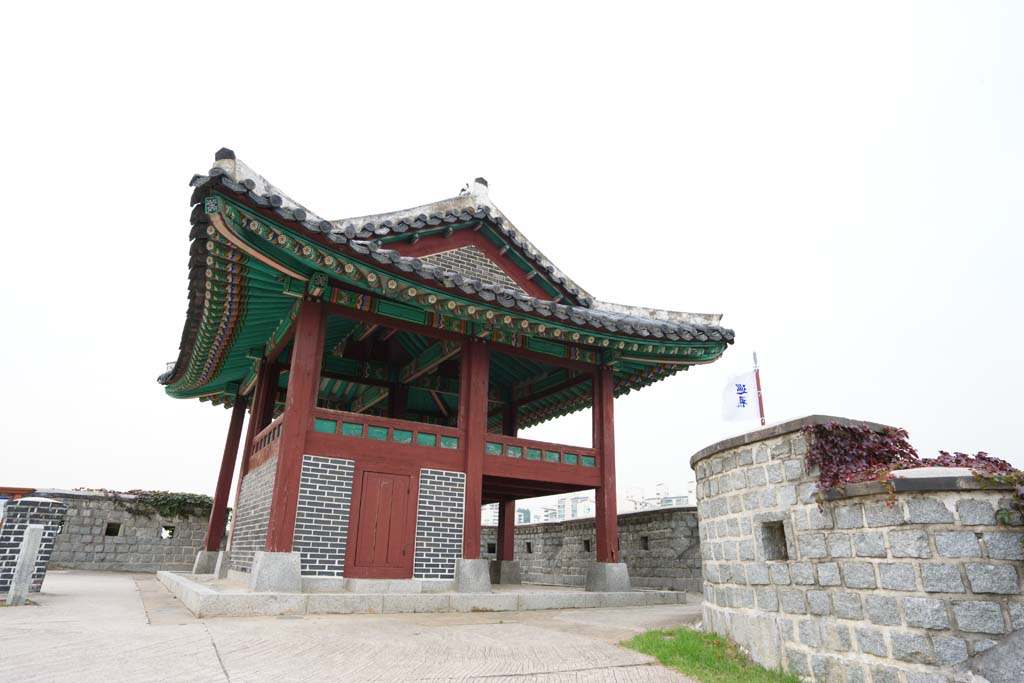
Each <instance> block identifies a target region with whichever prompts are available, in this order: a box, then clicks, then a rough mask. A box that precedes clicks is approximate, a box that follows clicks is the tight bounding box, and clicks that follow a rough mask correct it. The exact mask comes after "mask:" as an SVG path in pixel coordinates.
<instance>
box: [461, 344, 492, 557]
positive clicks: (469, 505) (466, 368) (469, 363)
mask: <svg viewBox="0 0 1024 683" xmlns="http://www.w3.org/2000/svg"><path fill="white" fill-rule="evenodd" d="M489 363H490V349H489V348H488V345H487V344H486V343H484V342H481V341H477V340H466V341H464V342H463V344H462V369H461V370H462V371H461V377H460V380H461V382H460V389H459V429H461V430H463V432H464V433H465V435H466V438H465V439H464V443H463V449H464V450H463V457H464V463H465V464H464V468H463V471H465V473H466V507H465V522H464V525H463V535H462V557H463V558H464V559H469V560H472V559H479V557H480V506H481V504H482V494H483V475H484V443H485V441H486V440H487V377H488V366H489Z"/></svg>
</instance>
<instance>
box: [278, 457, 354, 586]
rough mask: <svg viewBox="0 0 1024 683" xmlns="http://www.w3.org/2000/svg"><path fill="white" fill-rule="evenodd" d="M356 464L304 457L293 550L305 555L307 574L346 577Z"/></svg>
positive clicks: (340, 460)
mask: <svg viewBox="0 0 1024 683" xmlns="http://www.w3.org/2000/svg"><path fill="white" fill-rule="evenodd" d="M354 470H355V463H354V462H353V461H351V460H342V459H340V458H321V457H317V456H313V455H305V456H303V457H302V478H301V480H300V483H299V505H298V509H297V511H296V515H295V537H294V543H293V546H292V547H293V549H294V550H296V551H298V552H299V553H301V554H302V574H303V575H304V576H342V575H343V574H344V571H345V546H346V543H347V541H348V521H349V508H350V506H351V503H352V474H353V472H354Z"/></svg>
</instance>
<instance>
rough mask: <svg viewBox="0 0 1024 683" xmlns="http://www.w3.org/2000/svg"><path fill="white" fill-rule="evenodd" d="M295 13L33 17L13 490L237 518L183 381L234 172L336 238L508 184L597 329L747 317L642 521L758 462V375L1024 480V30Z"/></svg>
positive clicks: (881, 20) (718, 16)
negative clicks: (204, 207) (167, 494)
mask: <svg viewBox="0 0 1024 683" xmlns="http://www.w3.org/2000/svg"><path fill="white" fill-rule="evenodd" d="M103 4H105V3H101V5H103ZM296 4H297V3H288V4H287V5H282V4H280V3H274V4H272V5H268V6H266V7H262V6H260V5H259V3H254V2H248V3H242V4H239V5H238V6H235V7H230V8H229V7H227V6H225V5H223V4H222V3H210V2H206V3H201V4H195V5H191V4H190V3H184V2H181V3H173V4H169V5H168V4H164V5H159V4H151V3H146V4H139V3H131V4H126V5H124V6H123V7H120V8H119V9H116V10H114V9H110V10H102V9H101V8H100V7H99V6H98V5H97V4H96V3H76V4H70V5H68V6H66V7H64V8H57V7H56V6H54V5H53V4H51V3H45V4H40V3H17V4H15V5H13V6H11V7H8V8H7V9H6V10H5V14H6V15H7V19H5V21H4V24H5V26H4V29H3V37H2V39H0V57H2V59H3V63H4V64H5V65H6V66H5V69H4V82H5V87H4V93H5V98H4V99H5V104H4V106H3V108H2V111H0V117H2V119H3V120H4V127H3V129H4V132H5V134H4V142H3V153H2V161H0V180H2V187H3V188H4V190H5V194H6V201H5V205H6V206H5V209H6V210H5V218H6V220H5V230H4V234H5V235H6V242H5V254H6V258H4V265H3V268H4V271H5V275H6V281H7V290H6V292H5V294H4V295H3V296H2V298H0V302H2V303H0V306H2V313H3V319H4V320H5V321H6V325H5V329H6V330H7V332H6V334H5V335H4V341H3V353H2V354H0V378H2V379H0V385H2V386H3V388H4V391H3V392H2V393H0V401H2V403H0V407H2V414H3V415H4V421H3V426H2V428H0V437H2V443H3V450H2V453H3V454H2V455H0V485H10V486H34V487H77V486H90V487H106V488H116V489H128V488H147V489H170V490H185V491H196V492H207V493H212V491H213V487H214V483H215V480H216V476H217V471H218V468H219V462H220V457H221V450H222V448H223V442H224V435H225V432H226V429H227V425H228V417H229V413H228V412H227V411H225V410H222V409H218V408H214V407H211V406H210V405H209V404H201V403H199V402H198V401H180V400H174V399H171V398H169V397H167V396H166V395H165V394H164V392H163V389H162V388H161V387H160V386H158V385H157V383H156V381H155V379H156V376H157V375H158V374H159V373H160V372H162V371H163V369H164V364H165V363H166V362H167V361H172V360H174V359H175V358H176V356H177V350H178V341H179V339H180V335H181V328H182V324H183V322H184V319H185V309H186V292H187V290H186V286H187V273H188V271H187V263H188V231H189V224H188V217H189V208H190V207H189V203H188V201H189V196H190V188H189V187H188V184H187V183H188V180H189V178H190V177H191V175H192V174H193V173H196V172H204V171H206V170H207V169H208V168H209V167H210V166H211V165H212V162H213V154H214V152H215V151H216V150H217V149H218V148H220V147H222V146H227V147H231V148H232V149H234V150H235V151H236V152H237V154H238V156H239V158H240V159H242V160H244V161H245V162H246V163H248V164H249V165H250V166H252V167H253V168H254V169H256V170H257V171H258V172H260V173H262V174H263V175H265V176H266V177H267V178H268V179H269V180H270V181H271V182H273V183H275V184H276V185H277V186H278V187H280V188H282V189H283V190H284V191H286V192H288V193H289V194H290V195H291V196H293V197H294V198H295V199H296V200H298V201H300V202H302V203H303V204H305V205H306V206H308V207H309V208H311V209H312V210H314V211H316V212H317V213H319V214H320V215H323V216H327V217H329V218H341V217H346V216H358V215H363V214H367V213H373V212H380V211H391V210H397V209H402V208H406V207H409V206H415V205H417V204H421V203H425V202H430V201H435V200H438V199H442V198H446V197H450V196H452V195H455V194H457V193H458V191H459V189H460V188H461V187H462V186H463V185H464V184H465V183H466V182H467V181H469V180H470V179H472V178H474V177H476V176H484V177H486V178H487V180H488V181H489V182H490V194H491V198H492V200H493V201H494V202H495V203H496V204H497V205H498V206H499V207H500V208H501V209H502V211H503V212H505V213H506V214H507V215H508V216H509V218H510V219H511V220H512V221H513V222H514V223H515V224H516V225H517V226H518V227H519V228H520V229H522V230H523V232H524V233H525V234H526V235H527V236H528V237H529V238H530V239H531V240H532V241H533V242H534V243H535V244H536V245H537V246H538V247H539V248H540V249H542V250H543V251H544V252H545V254H546V255H547V256H548V257H550V258H551V260H552V261H554V262H555V263H556V264H557V265H558V266H559V267H560V268H562V269H563V270H564V271H565V272H566V273H567V274H568V275H569V276H570V277H572V278H574V279H575V280H576V281H577V282H579V283H580V284H581V285H582V286H583V287H585V288H587V289H589V291H590V292H591V293H592V294H593V295H595V296H596V297H597V298H599V299H604V300H607V301H614V302H620V303H626V304H636V305H644V306H652V307H659V308H668V309H674V310H683V311H698V312H721V313H724V314H725V317H724V319H723V325H726V326H728V327H731V328H733V329H735V330H736V338H737V342H736V344H735V345H734V346H732V347H730V348H729V350H728V351H727V352H726V353H725V356H724V358H723V359H722V360H721V361H719V362H717V363H715V364H713V365H711V366H707V367H697V368H694V369H692V370H690V371H689V372H686V373H681V374H679V375H677V376H676V377H673V378H671V379H669V380H667V381H664V382H661V383H659V384H656V385H654V386H651V387H649V388H647V389H645V390H643V391H640V392H639V393H634V394H631V395H630V396H628V397H626V398H624V399H621V400H619V401H617V402H616V414H617V422H616V436H617V458H618V472H619V489H620V495H625V494H627V493H629V492H630V491H631V490H635V489H636V488H637V487H646V488H647V489H648V491H649V493H653V490H654V487H655V485H656V484H658V483H666V484H667V485H668V488H669V489H670V490H671V491H672V492H676V493H682V492H684V491H685V486H686V481H687V480H688V479H691V478H692V473H691V471H690V468H689V458H690V456H691V455H692V454H693V453H694V452H696V451H697V450H699V449H701V448H703V447H704V446H706V445H708V444H710V443H712V442H714V441H716V440H718V439H721V438H724V437H726V436H730V435H732V434H734V433H737V432H740V431H744V430H746V429H748V428H753V427H754V426H755V425H752V424H743V423H729V422H725V421H723V420H722V418H721V406H720V401H721V392H722V389H723V386H724V384H725V381H726V378H727V377H728V375H730V374H734V373H736V372H740V371H744V370H747V369H749V367H750V365H751V352H752V351H754V350H756V351H757V352H758V354H759V357H760V360H761V366H762V379H763V385H764V393H765V408H766V411H767V414H768V418H769V420H770V421H779V420H783V419H787V418H793V417H799V416H802V415H806V414H810V413H829V414H833V415H841V416H846V417H852V418H861V419H868V420H874V421H878V422H885V423H888V424H893V425H899V426H902V427H905V428H906V429H908V430H909V431H910V434H911V439H912V441H913V443H914V444H915V445H916V446H917V448H918V449H919V451H920V452H921V454H922V455H935V454H936V452H937V451H938V450H939V449H944V450H961V451H970V452H975V451H978V450H985V451H988V452H990V453H992V454H993V455H997V456H1000V457H1003V458H1005V459H1007V460H1010V461H1011V462H1013V463H1015V464H1016V465H1017V466H1024V436H1022V434H1024V431H1022V430H1021V421H1022V420H1021V407H1022V403H1021V397H1020V387H1021V386H1022V385H1024V371H1022V369H1021V367H1022V358H1021V356H1022V348H1021V347H1022V338H1024V334H1022V333H1024V322H1022V318H1024V316H1022V314H1024V305H1022V303H1021V298H1022V294H1024V287H1022V284H1021V275H1020V271H1021V259H1022V253H1024V238H1022V236H1021V221H1022V218H1024V193H1022V188H1024V183H1022V181H1024V164H1022V162H1024V126H1022V125H1021V122H1022V121H1024V42H1022V41H1021V40H1020V37H1021V35H1024V5H1022V4H1021V3H1009V2H1008V3H1006V4H996V3H985V2H961V3H943V2H922V3H920V4H913V5H912V4H907V3H898V2H885V3H878V4H873V3H842V4H833V3H823V2H811V3H799V4H791V3H780V2H772V3H763V2H755V3H750V4H746V3H724V2H721V3H705V2H701V3H674V4H673V6H672V8H671V9H665V8H657V9H655V8H653V7H645V5H644V4H643V3H636V2H634V3H616V4H614V5H612V6H611V7H610V8H602V7H601V6H600V5H598V4H595V3H586V4H580V5H575V6H569V5H568V4H567V3H544V4H543V5H536V6H532V5H531V4H529V3H522V2H518V3H507V4H506V9H504V10H497V9H493V8H488V7H485V6H483V5H481V4H478V3H466V4H464V5H456V4H447V5H446V6H445V7H446V8H442V7H441V6H439V5H437V4H434V3H418V4H414V5H409V6H390V5H386V4H385V3H361V4H360V9H359V10H358V11H357V12H356V13H351V12H342V11H335V12H334V13H332V14H323V13H320V12H303V11H300V10H297V9H295V6H296ZM284 7H287V11H285V10H284V9H283V8H284ZM524 435H529V436H533V437H535V438H542V439H550V440H556V441H560V442H564V443H575V444H581V445H586V444H587V443H588V442H589V438H590V427H589V415H586V414H580V415H576V416H572V417H569V418H563V419H561V420H559V421H556V422H552V423H548V424H546V425H543V426H541V427H539V428H536V429H534V430H530V431H529V432H527V434H524Z"/></svg>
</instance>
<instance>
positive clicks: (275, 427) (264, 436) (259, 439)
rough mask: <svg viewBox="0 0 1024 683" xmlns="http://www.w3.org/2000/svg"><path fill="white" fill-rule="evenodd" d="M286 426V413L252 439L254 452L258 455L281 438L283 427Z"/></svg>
mask: <svg viewBox="0 0 1024 683" xmlns="http://www.w3.org/2000/svg"><path fill="white" fill-rule="evenodd" d="M282 424H284V413H281V415H279V416H278V418H277V419H276V420H274V421H273V422H271V423H270V424H268V425H267V426H266V427H264V428H263V429H262V430H261V431H260V432H259V433H258V434H257V435H256V436H254V437H253V439H252V452H253V453H258V452H260V451H262V450H263V449H264V448H266V447H267V446H269V445H270V444H272V443H274V442H275V441H277V440H278V439H279V438H281V425H282Z"/></svg>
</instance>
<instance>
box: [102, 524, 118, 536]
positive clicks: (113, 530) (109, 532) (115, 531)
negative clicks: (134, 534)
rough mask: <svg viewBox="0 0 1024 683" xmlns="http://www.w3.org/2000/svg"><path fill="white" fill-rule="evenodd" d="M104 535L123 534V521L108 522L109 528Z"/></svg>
mask: <svg viewBox="0 0 1024 683" xmlns="http://www.w3.org/2000/svg"><path fill="white" fill-rule="evenodd" d="M103 535H104V536H120V535H121V522H107V530H106V532H104V534H103Z"/></svg>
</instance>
